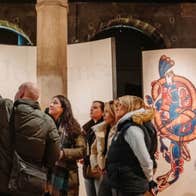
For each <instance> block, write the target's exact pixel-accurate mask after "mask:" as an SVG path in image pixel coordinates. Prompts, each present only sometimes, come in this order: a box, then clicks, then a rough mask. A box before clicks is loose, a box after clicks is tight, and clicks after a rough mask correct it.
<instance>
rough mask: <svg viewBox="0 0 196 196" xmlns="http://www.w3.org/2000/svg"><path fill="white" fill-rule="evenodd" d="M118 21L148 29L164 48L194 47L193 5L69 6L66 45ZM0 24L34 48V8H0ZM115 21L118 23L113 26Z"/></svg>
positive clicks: (195, 20)
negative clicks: (19, 31)
mask: <svg viewBox="0 0 196 196" xmlns="http://www.w3.org/2000/svg"><path fill="white" fill-rule="evenodd" d="M121 18H124V19H125V18H127V20H129V19H134V20H140V21H142V22H144V24H149V25H152V26H153V27H154V28H155V29H156V31H157V32H159V33H160V35H161V36H163V39H164V40H165V42H166V45H167V47H168V48H170V47H172V48H178V47H179V48H182V47H186V48H189V47H196V28H195V25H196V4H195V3H171V4H169V3H110V2H107V3H96V2H92V3H89V2H78V3H76V2H71V3H69V17H68V33H69V34H68V41H69V43H76V42H85V41H88V40H90V39H91V38H93V35H95V34H96V33H97V32H99V31H100V30H102V28H103V27H107V25H108V24H110V23H111V22H112V21H114V20H115V21H116V23H118V24H119V25H120V24H121ZM0 20H8V21H9V22H12V23H15V24H17V25H18V26H19V27H20V28H21V29H23V31H24V32H25V33H26V34H27V35H28V36H29V37H30V39H31V41H32V42H33V43H35V44H36V10H35V5H34V4H27V3H26V4H11V3H9V4H6V3H1V4H0ZM117 21H119V22H117ZM143 28H145V27H143Z"/></svg>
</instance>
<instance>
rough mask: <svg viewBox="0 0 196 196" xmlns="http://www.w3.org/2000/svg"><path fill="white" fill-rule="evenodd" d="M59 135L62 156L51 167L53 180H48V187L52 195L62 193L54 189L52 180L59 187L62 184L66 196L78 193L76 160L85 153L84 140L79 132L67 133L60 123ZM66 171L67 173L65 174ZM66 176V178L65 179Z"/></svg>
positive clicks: (55, 195)
mask: <svg viewBox="0 0 196 196" xmlns="http://www.w3.org/2000/svg"><path fill="white" fill-rule="evenodd" d="M59 135H60V137H61V148H62V151H63V157H62V158H61V159H60V160H58V161H57V162H56V164H55V167H54V168H53V172H54V173H53V172H52V174H51V175H52V176H53V179H54V178H56V180H53V181H52V183H51V180H49V186H51V187H50V188H49V189H52V195H53V196H60V195H64V194H62V193H61V191H59V190H58V189H56V190H55V187H54V184H53V183H54V181H55V183H57V184H56V185H57V186H58V187H60V186H61V185H60V184H64V185H63V186H66V187H62V188H63V189H64V190H66V189H67V190H66V191H68V193H67V195H68V196H77V195H79V177H78V166H77V160H79V159H81V158H82V157H83V156H84V154H85V150H86V148H85V141H84V137H83V136H82V134H81V132H78V133H77V134H73V135H68V134H67V133H66V130H64V127H63V126H62V125H60V126H59ZM66 173H67V174H66ZM66 178H67V179H66Z"/></svg>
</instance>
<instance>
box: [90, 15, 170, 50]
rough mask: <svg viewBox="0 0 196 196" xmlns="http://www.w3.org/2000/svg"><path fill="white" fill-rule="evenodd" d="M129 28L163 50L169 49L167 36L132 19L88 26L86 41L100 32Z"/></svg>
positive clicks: (126, 18) (125, 18) (112, 20)
mask: <svg viewBox="0 0 196 196" xmlns="http://www.w3.org/2000/svg"><path fill="white" fill-rule="evenodd" d="M118 27H121V28H130V29H133V30H136V31H139V32H141V33H143V34H145V35H147V36H148V37H149V38H151V39H152V40H154V42H155V43H157V44H160V45H161V46H162V47H164V48H170V47H171V43H170V41H169V39H168V38H167V36H163V35H162V34H161V33H160V32H159V30H158V29H157V28H155V27H154V26H152V25H150V24H149V23H147V22H144V21H141V20H139V19H134V18H133V17H120V16H118V17H116V18H114V19H111V20H109V21H107V22H105V23H103V22H101V23H100V24H99V25H98V28H97V29H96V28H93V25H90V28H89V30H90V33H89V35H88V40H93V39H94V37H95V36H96V35H98V34H99V33H101V32H104V31H107V30H110V29H112V28H118Z"/></svg>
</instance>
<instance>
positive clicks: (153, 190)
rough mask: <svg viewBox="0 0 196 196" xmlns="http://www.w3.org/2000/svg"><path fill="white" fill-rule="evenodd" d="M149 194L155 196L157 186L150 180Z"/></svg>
mask: <svg viewBox="0 0 196 196" xmlns="http://www.w3.org/2000/svg"><path fill="white" fill-rule="evenodd" d="M149 192H150V193H151V194H152V195H153V196H156V195H157V194H158V192H159V191H158V186H157V183H156V182H155V181H154V180H151V181H150V182H149Z"/></svg>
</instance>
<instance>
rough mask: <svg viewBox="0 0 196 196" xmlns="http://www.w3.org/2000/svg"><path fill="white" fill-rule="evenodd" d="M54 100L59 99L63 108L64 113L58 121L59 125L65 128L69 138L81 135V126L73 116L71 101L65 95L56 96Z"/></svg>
mask: <svg viewBox="0 0 196 196" xmlns="http://www.w3.org/2000/svg"><path fill="white" fill-rule="evenodd" d="M53 98H57V99H58V100H59V101H60V103H61V107H62V108H63V113H62V115H61V116H60V119H59V120H58V121H59V123H60V124H61V125H63V126H64V128H65V130H66V131H67V133H68V135H69V136H77V135H79V134H80V132H81V128H80V124H79V123H78V121H77V120H76V119H75V118H74V116H73V112H72V108H71V103H70V101H69V100H68V99H67V98H66V97H65V96H63V95H56V96H54V97H53Z"/></svg>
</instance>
